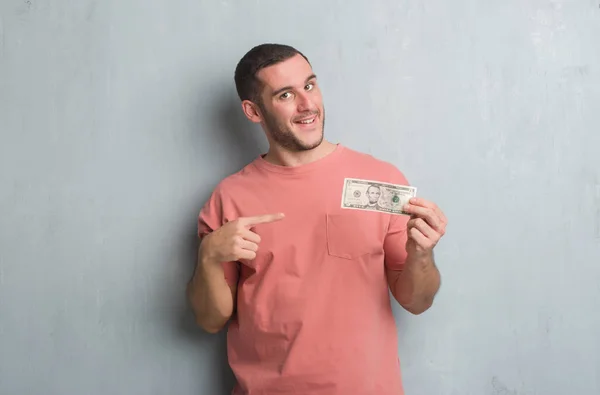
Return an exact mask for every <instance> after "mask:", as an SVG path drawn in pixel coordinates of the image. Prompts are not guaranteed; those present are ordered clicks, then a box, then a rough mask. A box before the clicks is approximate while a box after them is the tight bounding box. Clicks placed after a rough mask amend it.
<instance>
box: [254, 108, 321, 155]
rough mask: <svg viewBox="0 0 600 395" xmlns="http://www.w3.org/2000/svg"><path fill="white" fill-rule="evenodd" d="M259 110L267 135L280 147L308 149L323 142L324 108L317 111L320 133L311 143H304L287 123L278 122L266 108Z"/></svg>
mask: <svg viewBox="0 0 600 395" xmlns="http://www.w3.org/2000/svg"><path fill="white" fill-rule="evenodd" d="M261 107H262V106H261ZM261 111H262V113H263V116H264V121H265V126H266V127H267V131H268V133H269V135H270V136H271V138H272V139H273V141H275V142H276V143H277V144H278V145H280V146H281V147H282V148H285V149H286V150H288V151H292V152H302V151H310V150H312V149H314V148H316V147H318V146H319V145H321V143H322V142H323V138H324V135H325V109H323V111H322V112H319V113H318V117H319V120H320V122H321V125H320V126H321V135H320V136H319V139H318V140H317V141H315V142H313V143H304V142H303V141H302V140H300V139H299V138H298V137H297V136H296V135H295V134H294V133H293V132H292V131H291V130H290V128H289V126H288V125H287V124H284V123H281V122H279V121H278V120H277V119H276V118H275V117H274V116H272V115H271V114H270V113H269V112H268V111H267V110H266V109H264V108H261Z"/></svg>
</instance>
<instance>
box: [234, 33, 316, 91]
mask: <svg viewBox="0 0 600 395" xmlns="http://www.w3.org/2000/svg"><path fill="white" fill-rule="evenodd" d="M296 55H301V56H302V57H303V58H304V59H306V61H307V62H308V58H307V57H306V56H304V55H303V54H302V53H301V52H300V51H298V50H297V49H296V48H294V47H291V46H289V45H284V44H261V45H257V46H255V47H254V48H252V49H251V50H250V51H248V52H247V53H246V54H245V55H244V56H243V57H242V59H241V60H240V61H239V62H238V64H237V66H236V68H235V75H234V81H235V88H236V90H237V93H238V96H239V97H240V100H251V101H254V102H256V103H260V91H261V88H262V87H261V84H260V81H259V80H258V78H257V77H256V74H257V73H258V72H259V71H260V70H261V69H263V68H265V67H268V66H272V65H274V64H277V63H280V62H283V61H284V60H287V59H289V58H292V57H294V56H296ZM308 63H309V64H310V62H308Z"/></svg>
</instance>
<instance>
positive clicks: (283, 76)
mask: <svg viewBox="0 0 600 395" xmlns="http://www.w3.org/2000/svg"><path fill="white" fill-rule="evenodd" d="M257 77H258V78H259V79H260V81H261V82H262V84H263V90H262V95H261V99H262V103H260V104H259V108H260V111H261V114H262V123H263V125H264V127H265V129H266V131H267V133H268V134H269V135H270V136H271V138H272V140H273V141H274V142H275V143H276V144H279V145H280V146H282V147H283V148H285V149H288V150H290V151H296V152H297V151H306V150H310V149H313V148H315V147H317V146H319V145H320V144H321V142H322V141H323V131H324V126H325V112H324V108H323V100H322V97H321V91H320V90H319V87H318V85H317V78H316V76H315V75H314V74H313V71H312V68H311V67H310V65H309V64H308V62H307V61H306V60H305V59H304V58H303V57H302V56H301V55H296V56H294V57H293V58H290V59H287V60H285V61H283V62H281V63H278V64H276V65H273V66H269V67H267V68H264V69H262V70H261V71H260V72H259V73H258V75H257Z"/></svg>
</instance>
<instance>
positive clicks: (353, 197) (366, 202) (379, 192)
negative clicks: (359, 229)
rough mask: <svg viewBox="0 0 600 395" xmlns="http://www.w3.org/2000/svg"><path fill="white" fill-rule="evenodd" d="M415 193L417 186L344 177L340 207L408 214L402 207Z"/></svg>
mask: <svg viewBox="0 0 600 395" xmlns="http://www.w3.org/2000/svg"><path fill="white" fill-rule="evenodd" d="M416 195H417V188H415V187H412V186H407V185H397V184H388V183H385V182H379V181H372V180H361V179H357V178H345V179H344V189H343V192H342V208H347V209H356V210H369V211H380V212H384V213H389V214H396V215H408V214H407V213H405V212H404V210H403V209H402V208H403V207H404V205H405V204H407V203H408V200H409V199H410V198H412V197H415V196H416Z"/></svg>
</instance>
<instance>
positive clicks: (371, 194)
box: [367, 185, 381, 204]
mask: <svg viewBox="0 0 600 395" xmlns="http://www.w3.org/2000/svg"><path fill="white" fill-rule="evenodd" d="M380 196H381V189H379V187H376V186H374V185H369V187H368V188H367V197H368V198H369V204H375V203H377V202H378V201H379V197H380Z"/></svg>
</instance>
